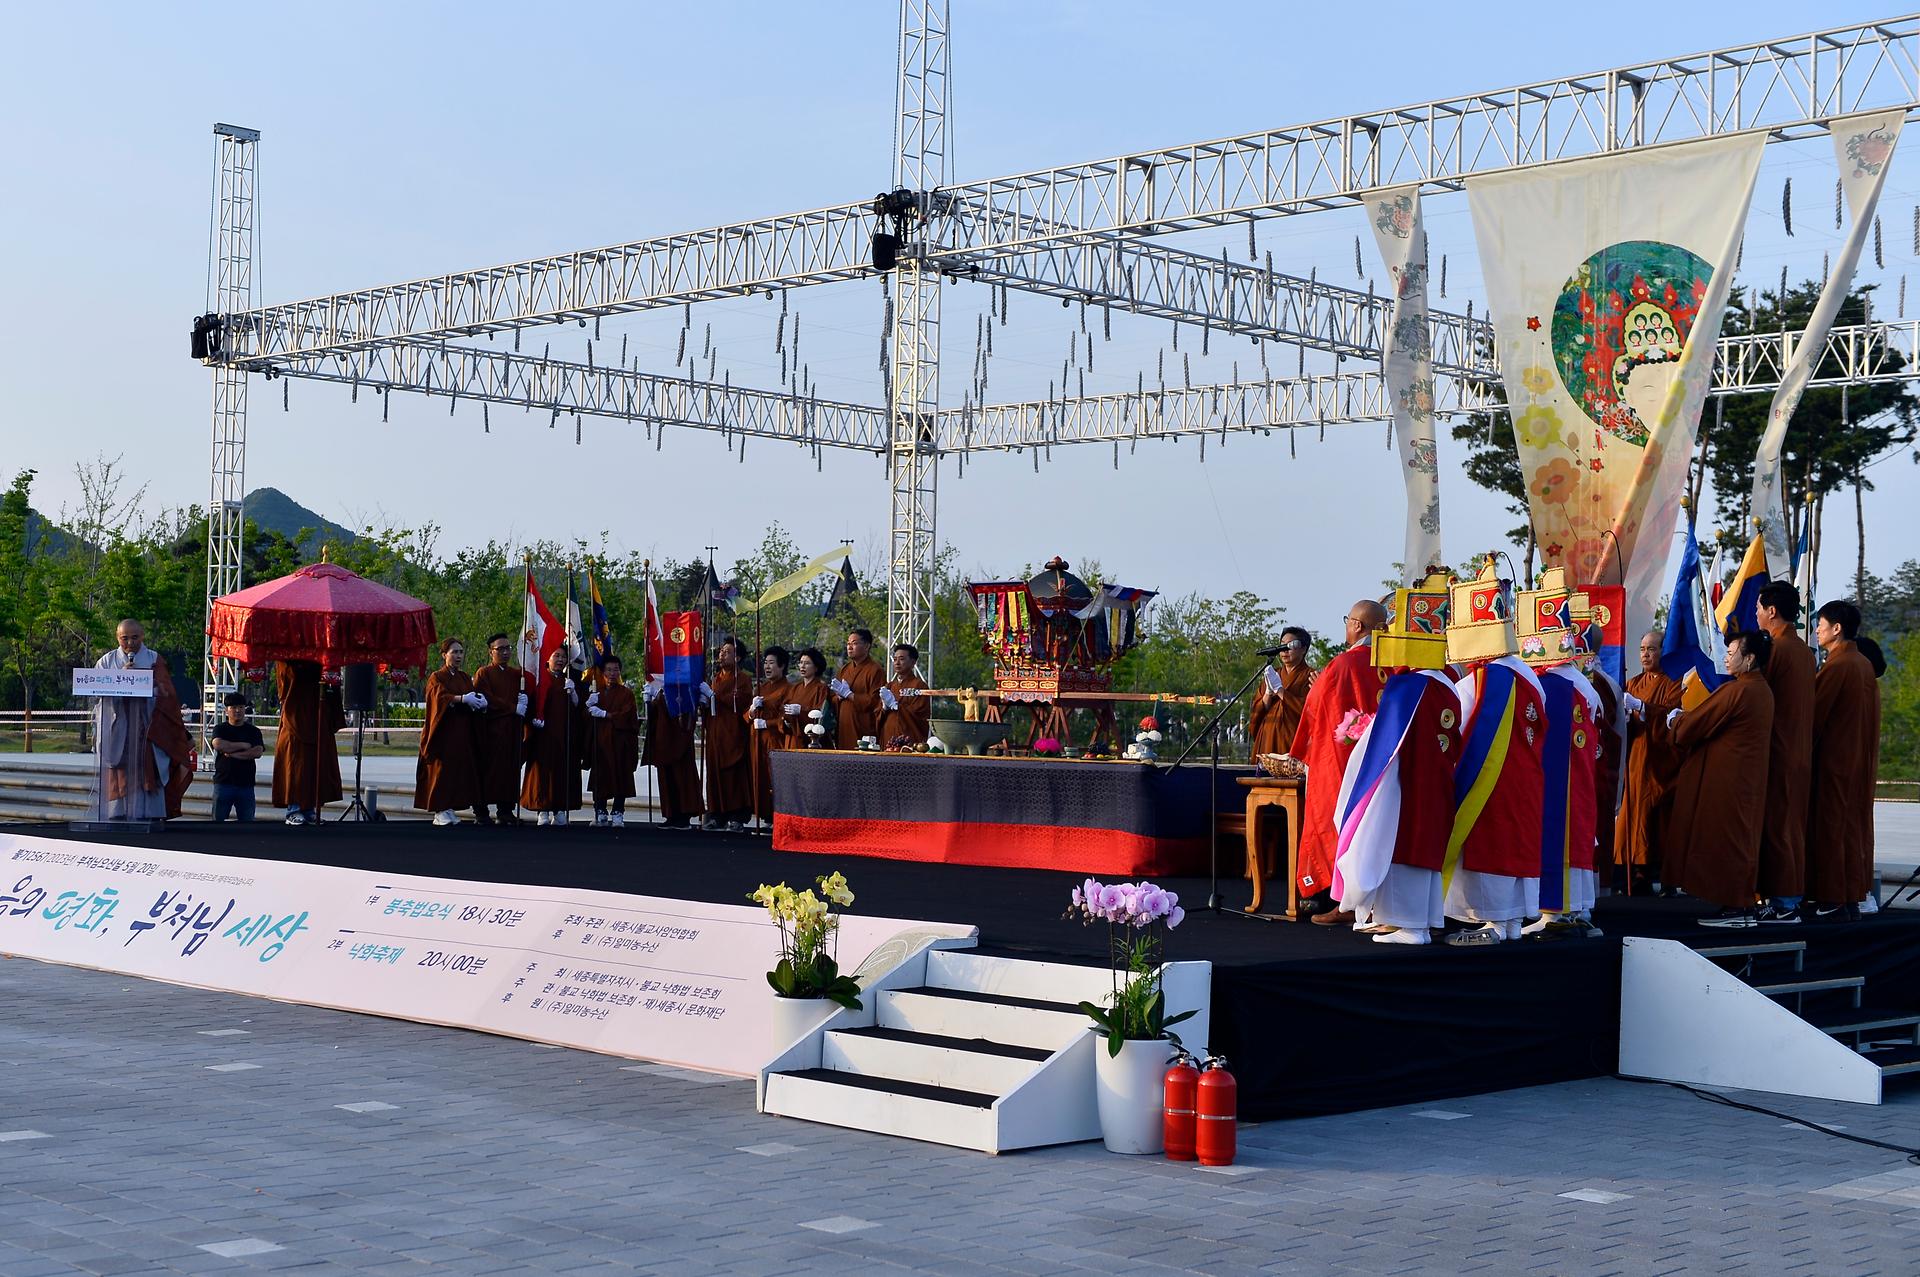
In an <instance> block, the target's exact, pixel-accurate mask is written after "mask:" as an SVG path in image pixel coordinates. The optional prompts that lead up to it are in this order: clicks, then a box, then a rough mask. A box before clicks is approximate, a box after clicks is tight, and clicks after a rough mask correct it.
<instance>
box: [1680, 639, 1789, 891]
mask: <svg viewBox="0 0 1920 1277" xmlns="http://www.w3.org/2000/svg"><path fill="white" fill-rule="evenodd" d="M1772 646H1773V640H1772V639H1770V638H1768V637H1767V635H1766V632H1765V631H1764V630H1750V631H1746V632H1743V633H1739V634H1735V635H1734V636H1733V637H1732V638H1730V639H1728V640H1727V673H1728V674H1730V675H1732V677H1731V678H1730V679H1728V681H1726V682H1725V683H1722V684H1721V685H1720V686H1719V687H1717V688H1715V689H1714V692H1713V694H1712V695H1711V696H1709V697H1707V699H1706V700H1705V701H1703V702H1701V703H1700V705H1699V706H1698V707H1697V708H1695V709H1692V710H1688V711H1686V712H1684V713H1682V712H1681V711H1680V710H1673V711H1672V712H1671V713H1670V715H1669V725H1670V726H1671V727H1672V728H1673V744H1674V748H1675V749H1677V750H1679V751H1680V757H1681V762H1680V775H1679V776H1678V777H1677V778H1676V779H1675V780H1674V783H1673V815H1672V818H1671V819H1670V820H1669V821H1668V824H1667V829H1668V846H1667V848H1666V859H1667V864H1666V875H1667V878H1666V881H1668V882H1669V883H1671V884H1673V885H1674V886H1677V887H1679V888H1681V889H1682V890H1684V891H1685V892H1686V893H1687V894H1688V895H1690V896H1697V897H1699V898H1700V899H1702V900H1705V901H1707V902H1708V903H1710V904H1716V905H1719V906H1720V912H1719V913H1718V914H1716V915H1714V916H1712V917H1708V918H1702V919H1701V920H1700V924H1701V925H1702V926H1707V927H1751V926H1754V925H1756V923H1757V921H1758V920H1757V918H1756V917H1755V914H1754V897H1755V895H1756V894H1757V891H1758V883H1759V874H1760V826H1761V823H1762V819H1763V816H1764V813H1765V804H1764V803H1762V802H1759V801H1756V796H1755V794H1754V792H1753V791H1754V786H1756V785H1759V784H1762V783H1764V782H1765V780H1766V776H1767V751H1768V743H1769V741H1770V740H1771V739H1772V735H1773V693H1772V691H1770V690H1769V689H1768V687H1767V676H1766V674H1765V673H1763V672H1762V671H1764V670H1765V669H1766V664H1767V655H1768V650H1769V649H1770V648H1771V647H1772Z"/></svg>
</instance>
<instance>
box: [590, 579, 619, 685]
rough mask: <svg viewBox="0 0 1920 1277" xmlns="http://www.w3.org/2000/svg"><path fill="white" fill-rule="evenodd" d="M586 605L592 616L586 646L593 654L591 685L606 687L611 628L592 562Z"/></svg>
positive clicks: (611, 653) (610, 654) (610, 652)
mask: <svg viewBox="0 0 1920 1277" xmlns="http://www.w3.org/2000/svg"><path fill="white" fill-rule="evenodd" d="M587 604H588V607H589V609H590V610H591V612H592V614H593V637H592V640H591V641H590V643H589V644H588V647H589V649H590V650H591V651H592V653H593V685H594V686H595V687H596V688H601V687H605V686H606V685H607V676H606V672H605V671H606V664H607V659H608V658H609V657H611V656H612V655H613V654H614V651H613V626H612V625H610V624H609V623H608V621H607V605H606V603H605V602H604V601H603V600H602V599H601V598H600V582H598V581H596V580H594V579H593V560H592V559H588V560H587Z"/></svg>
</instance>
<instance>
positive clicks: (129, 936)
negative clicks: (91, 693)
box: [0, 832, 978, 1077]
mask: <svg viewBox="0 0 1920 1277" xmlns="http://www.w3.org/2000/svg"><path fill="white" fill-rule="evenodd" d="M742 894H743V895H744V894H745V893H744V892H743V893H742ZM977 937H978V931H977V929H976V928H973V927H968V926H962V925H958V924H953V923H926V922H914V921H910V920H906V919H900V918H873V917H866V916H863V915H861V914H858V913H849V914H845V915H843V916H842V921H841V927H840V949H839V957H840V965H841V968H842V969H843V970H845V971H849V972H859V973H860V977H861V978H862V980H863V981H864V980H866V979H868V978H871V977H872V976H874V975H878V974H880V972H879V971H878V970H872V971H862V967H863V965H865V964H866V963H867V961H868V959H869V958H870V957H871V958H874V960H875V966H876V967H878V966H880V965H882V964H884V965H886V966H891V965H894V964H896V963H897V962H899V961H900V960H902V959H904V958H905V957H906V956H908V955H909V954H910V953H912V952H913V951H914V950H915V949H916V948H918V947H919V945H920V944H922V943H928V942H931V943H935V944H940V945H943V946H951V947H970V946H971V945H972V944H973V943H974V941H975V940H976V939H977ZM0 954H5V955H7V956H9V957H25V958H37V959H41V960H43V961H47V962H59V963H65V964H68V965H71V966H78V967H91V968H94V969H96V970H102V971H114V972H119V973H122V974H126V975H135V976H143V977H146V978H148V979H153V980H165V981H169V982H171V983H174V984H183V985H191V986H193V987H196V988H203V989H219V990H224V991H227V992H232V993H246V994H253V995H255V996H259V997H267V998H276V999H279V1000H280V1001H284V1002H298V1003H303V1004H305V1005H308V1006H318V1007H330V1008H334V1009H337V1010H343V1011H360V1012H365V1013H367V1014H371V1015H384V1016H392V1017H394V1018H396V1019H403V1020H415V1021H418V1022H420V1023H423V1024H443V1025H450V1026H454V1027H458V1028H465V1029H476V1030H479V1031H481V1032H485V1033H498V1034H501V1035H504V1036H507V1037H515V1038H524V1039H527V1040H529V1041H533V1042H547V1043H552V1044H554V1045H558V1046H572V1047H580V1048H582V1049H585V1050H589V1051H601V1052H605V1053H607V1054H609V1055H619V1056H626V1057H629V1058H632V1059H638V1060H653V1061H658V1062H660V1063H663V1064H676V1065H683V1066H686V1067H689V1068H696V1069H706V1070H710V1071H713V1072H716V1073H728V1074H733V1075H734V1076H737V1077H749V1076H752V1075H753V1074H754V1073H755V1072H757V1071H758V1070H759V1068H760V1066H761V1065H762V1064H764V1063H765V1062H766V1056H767V1053H768V1043H769V1041H770V1039H771V1035H772V1028H771V1023H770V1022H771V1019H772V1014H773V991H772V990H771V989H770V988H768V987H767V980H766V972H767V971H768V970H769V969H771V968H772V966H773V965H774V963H776V962H777V961H778V960H779V957H780V936H779V932H778V930H777V929H776V928H775V927H774V925H773V923H772V922H770V921H769V920H768V918H767V915H766V911H765V910H763V909H759V908H756V907H754V906H752V905H746V904H742V905H716V904H707V903H704V902H700V901H691V900H667V899H659V898H655V897H651V896H630V895H622V894H619V893H615V892H609V891H586V890H573V889H570V888H562V887H532V886H516V885H507V884H501V883H487V882H467V881H460V880H456V879H450V878H425V877H419V876H415V875H410V874H389V873H379V872H374V871H368V870H360V869H342V868H337V867H334V866H331V865H303V864H292V863H285V862H281V861H267V860H249V859H243V858H239V857H230V856H209V855H199V854H196V853H193V852H181V851H155V850H149V849H146V848H137V847H125V846H118V845H113V844H106V843H91V842H82V841H76V840H72V839H67V838H60V837H41V836H38V835H33V834H21V833H13V832H3V833H0Z"/></svg>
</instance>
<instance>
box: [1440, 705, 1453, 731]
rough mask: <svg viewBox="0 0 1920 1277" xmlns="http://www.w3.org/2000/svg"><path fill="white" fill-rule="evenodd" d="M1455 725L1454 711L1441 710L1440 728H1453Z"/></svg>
mask: <svg viewBox="0 0 1920 1277" xmlns="http://www.w3.org/2000/svg"><path fill="white" fill-rule="evenodd" d="M1453 724H1454V717H1453V711H1452V710H1450V709H1443V710H1441V711H1440V726H1442V727H1452V726H1453Z"/></svg>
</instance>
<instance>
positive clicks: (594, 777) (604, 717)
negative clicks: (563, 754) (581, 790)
mask: <svg viewBox="0 0 1920 1277" xmlns="http://www.w3.org/2000/svg"><path fill="white" fill-rule="evenodd" d="M600 670H601V673H603V674H604V675H605V676H606V686H604V687H602V688H600V690H598V691H596V692H591V693H589V694H588V696H587V723H588V729H587V730H588V732H589V734H590V740H589V742H588V749H587V756H588V759H589V760H590V768H591V770H590V771H589V772H588V774H587V788H589V789H591V790H592V791H593V823H594V824H596V825H608V826H611V827H613V828H615V829H625V828H626V826H627V799H629V798H632V797H633V796H634V794H635V792H636V791H635V789H634V786H633V773H634V770H635V769H636V768H637V767H638V766H639V765H640V706H639V704H638V702H636V701H635V700H634V699H633V689H632V688H631V687H628V686H627V685H626V683H625V682H624V681H622V679H621V674H622V672H623V671H624V670H625V666H624V664H623V663H622V662H621V660H620V658H619V657H617V656H609V657H607V659H606V660H605V661H603V662H602V663H601V666H600ZM648 745H649V746H651V745H652V738H651V737H649V739H648ZM609 808H611V810H609ZM669 823H671V822H669Z"/></svg>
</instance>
